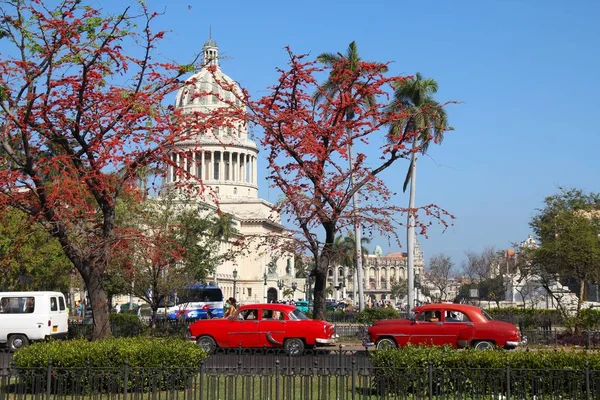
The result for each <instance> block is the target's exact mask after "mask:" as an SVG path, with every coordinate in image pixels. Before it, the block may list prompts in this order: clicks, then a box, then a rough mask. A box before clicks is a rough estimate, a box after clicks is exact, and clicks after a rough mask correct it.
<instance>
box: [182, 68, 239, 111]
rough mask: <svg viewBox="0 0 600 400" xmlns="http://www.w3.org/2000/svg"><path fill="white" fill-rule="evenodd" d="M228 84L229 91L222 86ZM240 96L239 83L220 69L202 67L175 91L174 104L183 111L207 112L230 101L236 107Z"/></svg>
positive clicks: (224, 105) (226, 104)
mask: <svg viewBox="0 0 600 400" xmlns="http://www.w3.org/2000/svg"><path fill="white" fill-rule="evenodd" d="M215 78H216V79H215ZM224 83H225V84H224ZM229 85H231V86H232V90H231V91H229V90H224V89H223V88H222V86H229ZM241 97H242V90H241V89H240V87H239V85H238V84H237V83H235V81H234V80H233V79H231V78H230V77H229V76H227V75H225V74H224V73H223V72H221V70H220V69H217V70H216V71H215V72H214V73H212V72H210V71H208V70H207V69H206V68H202V69H201V70H200V71H198V72H197V73H195V74H194V75H192V76H191V77H189V78H188V79H186V83H185V85H184V86H183V87H182V88H181V89H179V92H178V93H177V99H176V102H175V106H176V107H177V108H180V109H182V110H183V112H191V111H203V112H207V111H209V110H210V109H214V108H217V107H226V106H229V105H230V104H232V102H233V103H235V104H236V105H237V107H241V106H242V103H241V101H239V99H240V98H241ZM222 99H224V100H226V101H223V100H222ZM244 108H245V107H244Z"/></svg>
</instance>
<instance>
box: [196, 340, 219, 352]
mask: <svg viewBox="0 0 600 400" xmlns="http://www.w3.org/2000/svg"><path fill="white" fill-rule="evenodd" d="M196 343H198V346H200V348H201V349H202V350H204V351H205V352H207V353H208V354H211V353H213V352H214V351H215V350H216V349H217V343H215V340H214V339H213V338H211V337H210V336H200V337H199V338H198V340H196Z"/></svg>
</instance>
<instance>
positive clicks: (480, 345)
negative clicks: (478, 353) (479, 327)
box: [473, 340, 495, 350]
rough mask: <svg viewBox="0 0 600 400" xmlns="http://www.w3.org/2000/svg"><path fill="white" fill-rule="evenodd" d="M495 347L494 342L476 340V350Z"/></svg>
mask: <svg viewBox="0 0 600 400" xmlns="http://www.w3.org/2000/svg"><path fill="white" fill-rule="evenodd" d="M494 347H495V346H494V343H492V342H490V341H487V340H481V341H479V342H476V343H475V345H474V346H473V348H474V349H475V350H493V349H494Z"/></svg>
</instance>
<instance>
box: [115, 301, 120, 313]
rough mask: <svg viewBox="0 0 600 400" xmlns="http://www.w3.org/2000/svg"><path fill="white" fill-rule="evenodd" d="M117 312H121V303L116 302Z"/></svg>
mask: <svg viewBox="0 0 600 400" xmlns="http://www.w3.org/2000/svg"><path fill="white" fill-rule="evenodd" d="M115 312H116V313H117V314H119V313H120V312H121V305H120V304H119V303H117V304H115Z"/></svg>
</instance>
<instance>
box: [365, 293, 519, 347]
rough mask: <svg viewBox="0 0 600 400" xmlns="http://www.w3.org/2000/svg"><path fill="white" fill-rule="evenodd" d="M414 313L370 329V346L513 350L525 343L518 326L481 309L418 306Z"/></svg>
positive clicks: (382, 322)
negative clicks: (405, 317) (499, 348)
mask: <svg viewBox="0 0 600 400" xmlns="http://www.w3.org/2000/svg"><path fill="white" fill-rule="evenodd" d="M413 311H414V315H413V317H412V318H411V319H393V320H382V321H377V322H375V323H374V324H373V325H372V326H371V327H370V328H369V331H368V335H369V340H370V341H369V342H368V343H366V345H375V346H376V347H377V348H378V349H383V348H389V347H394V348H395V347H398V346H406V345H408V344H411V345H434V346H444V345H450V346H452V347H454V348H463V347H469V346H470V347H473V348H475V349H490V348H494V347H502V348H505V349H513V348H515V347H517V346H519V345H520V344H523V343H524V342H525V340H524V339H522V338H521V335H520V332H519V329H518V328H517V327H516V326H515V325H512V324H509V323H508V322H503V321H494V320H493V319H492V318H491V317H490V316H489V315H488V314H487V313H486V312H485V311H484V310H482V309H481V308H479V307H475V306H471V305H466V304H451V303H442V304H427V305H424V306H420V307H416V308H415V309H414V310H413Z"/></svg>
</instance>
